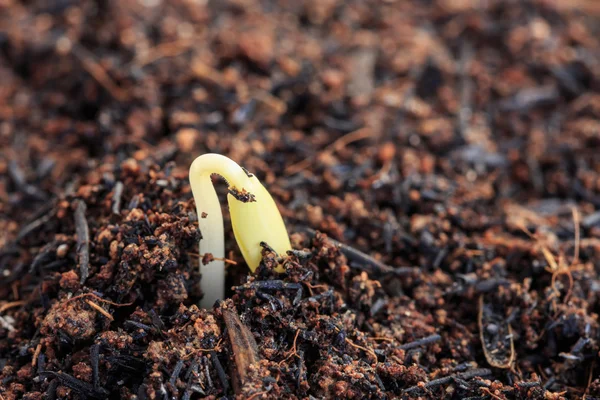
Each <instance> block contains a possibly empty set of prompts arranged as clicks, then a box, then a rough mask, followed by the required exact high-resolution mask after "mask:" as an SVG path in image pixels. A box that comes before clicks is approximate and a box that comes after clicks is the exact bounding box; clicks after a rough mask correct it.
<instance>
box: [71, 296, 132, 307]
mask: <svg viewBox="0 0 600 400" xmlns="http://www.w3.org/2000/svg"><path fill="white" fill-rule="evenodd" d="M84 297H93V298H94V299H95V300H96V301H101V302H103V303H107V304H110V305H111V306H115V307H126V306H130V305H132V304H133V302H131V303H115V302H114V301H110V300H106V299H103V298H102V297H100V296H98V295H96V294H94V293H83V294H80V295H77V296H75V297H71V298H70V299H68V300H67V303H68V302H71V301H73V300H78V299H82V298H84Z"/></svg>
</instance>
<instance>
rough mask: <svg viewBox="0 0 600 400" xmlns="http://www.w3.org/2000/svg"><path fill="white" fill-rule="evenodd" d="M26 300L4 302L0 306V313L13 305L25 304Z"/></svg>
mask: <svg viewBox="0 0 600 400" xmlns="http://www.w3.org/2000/svg"><path fill="white" fill-rule="evenodd" d="M25 304H26V302H25V301H23V300H19V301H11V302H10V303H4V304H2V305H1V306H0V314H2V313H3V312H4V311H6V310H8V309H11V308H14V307H19V306H22V305H25Z"/></svg>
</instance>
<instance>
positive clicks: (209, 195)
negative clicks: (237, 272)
mask: <svg viewBox="0 0 600 400" xmlns="http://www.w3.org/2000/svg"><path fill="white" fill-rule="evenodd" d="M213 174H217V175H220V176H222V177H223V178H224V179H225V180H226V181H227V184H228V185H229V194H228V195H227V202H228V204H229V212H230V214H231V224H232V226H233V233H234V235H235V239H236V241H237V243H238V245H239V247H240V250H241V251H242V255H243V256H244V259H245V260H246V262H247V263H248V266H249V267H250V269H251V270H252V271H254V270H256V268H257V267H258V265H259V263H260V260H261V259H262V254H261V247H260V242H266V243H268V244H269V245H270V246H271V247H272V248H273V249H274V250H275V251H277V253H279V254H285V252H286V251H287V250H289V249H290V248H291V245H290V241H289V238H288V235H287V231H286V229H285V224H284V222H283V219H282V218H281V214H280V213H279V210H278V209H277V205H276V204H275V201H273V198H272V197H271V195H270V194H269V192H267V190H266V189H265V188H264V187H263V185H262V184H261V183H260V182H259V181H258V179H257V178H256V177H255V176H254V175H252V174H249V173H248V172H247V171H246V170H244V169H243V168H242V167H240V166H239V165H238V164H236V163H235V162H234V161H232V160H231V159H229V158H227V157H225V156H222V155H220V154H204V155H201V156H200V157H198V158H196V159H195V160H194V162H193V163H192V165H191V167H190V185H191V187H192V193H193V195H194V199H195V201H196V210H197V213H198V225H199V227H200V233H201V234H202V239H200V244H199V252H200V254H206V253H211V254H212V255H213V257H215V258H220V259H222V258H224V257H225V244H224V236H223V232H224V229H223V215H222V213H221V206H220V204H219V199H218V197H217V193H216V191H215V188H214V186H213V184H212V180H211V175H213ZM200 269H201V272H202V280H201V283H200V287H201V289H202V291H203V292H204V298H203V299H202V301H201V303H200V305H201V306H202V307H204V308H210V307H212V305H213V304H214V302H215V301H216V300H217V299H222V298H223V296H224V290H225V263H224V262H223V261H222V260H214V261H211V262H210V263H209V264H207V265H202V261H200ZM277 270H278V271H279V272H283V268H281V266H280V267H279V268H278V269H277Z"/></svg>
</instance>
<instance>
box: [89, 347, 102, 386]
mask: <svg viewBox="0 0 600 400" xmlns="http://www.w3.org/2000/svg"><path fill="white" fill-rule="evenodd" d="M90 363H91V364H92V382H93V384H94V388H98V383H99V382H100V372H99V371H100V370H99V364H100V345H99V344H93V345H92V346H91V347H90Z"/></svg>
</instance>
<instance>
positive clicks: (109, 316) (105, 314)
mask: <svg viewBox="0 0 600 400" xmlns="http://www.w3.org/2000/svg"><path fill="white" fill-rule="evenodd" d="M85 302H86V303H87V304H88V305H89V306H90V307H92V308H93V309H94V310H96V311H98V312H99V313H100V314H102V315H104V316H105V317H106V318H107V319H108V320H109V321H114V320H115V319H114V318H113V316H112V315H110V314H109V313H108V311H106V310H105V309H104V308H102V307H100V306H99V305H98V304H96V303H94V302H93V301H91V300H86V301H85Z"/></svg>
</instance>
